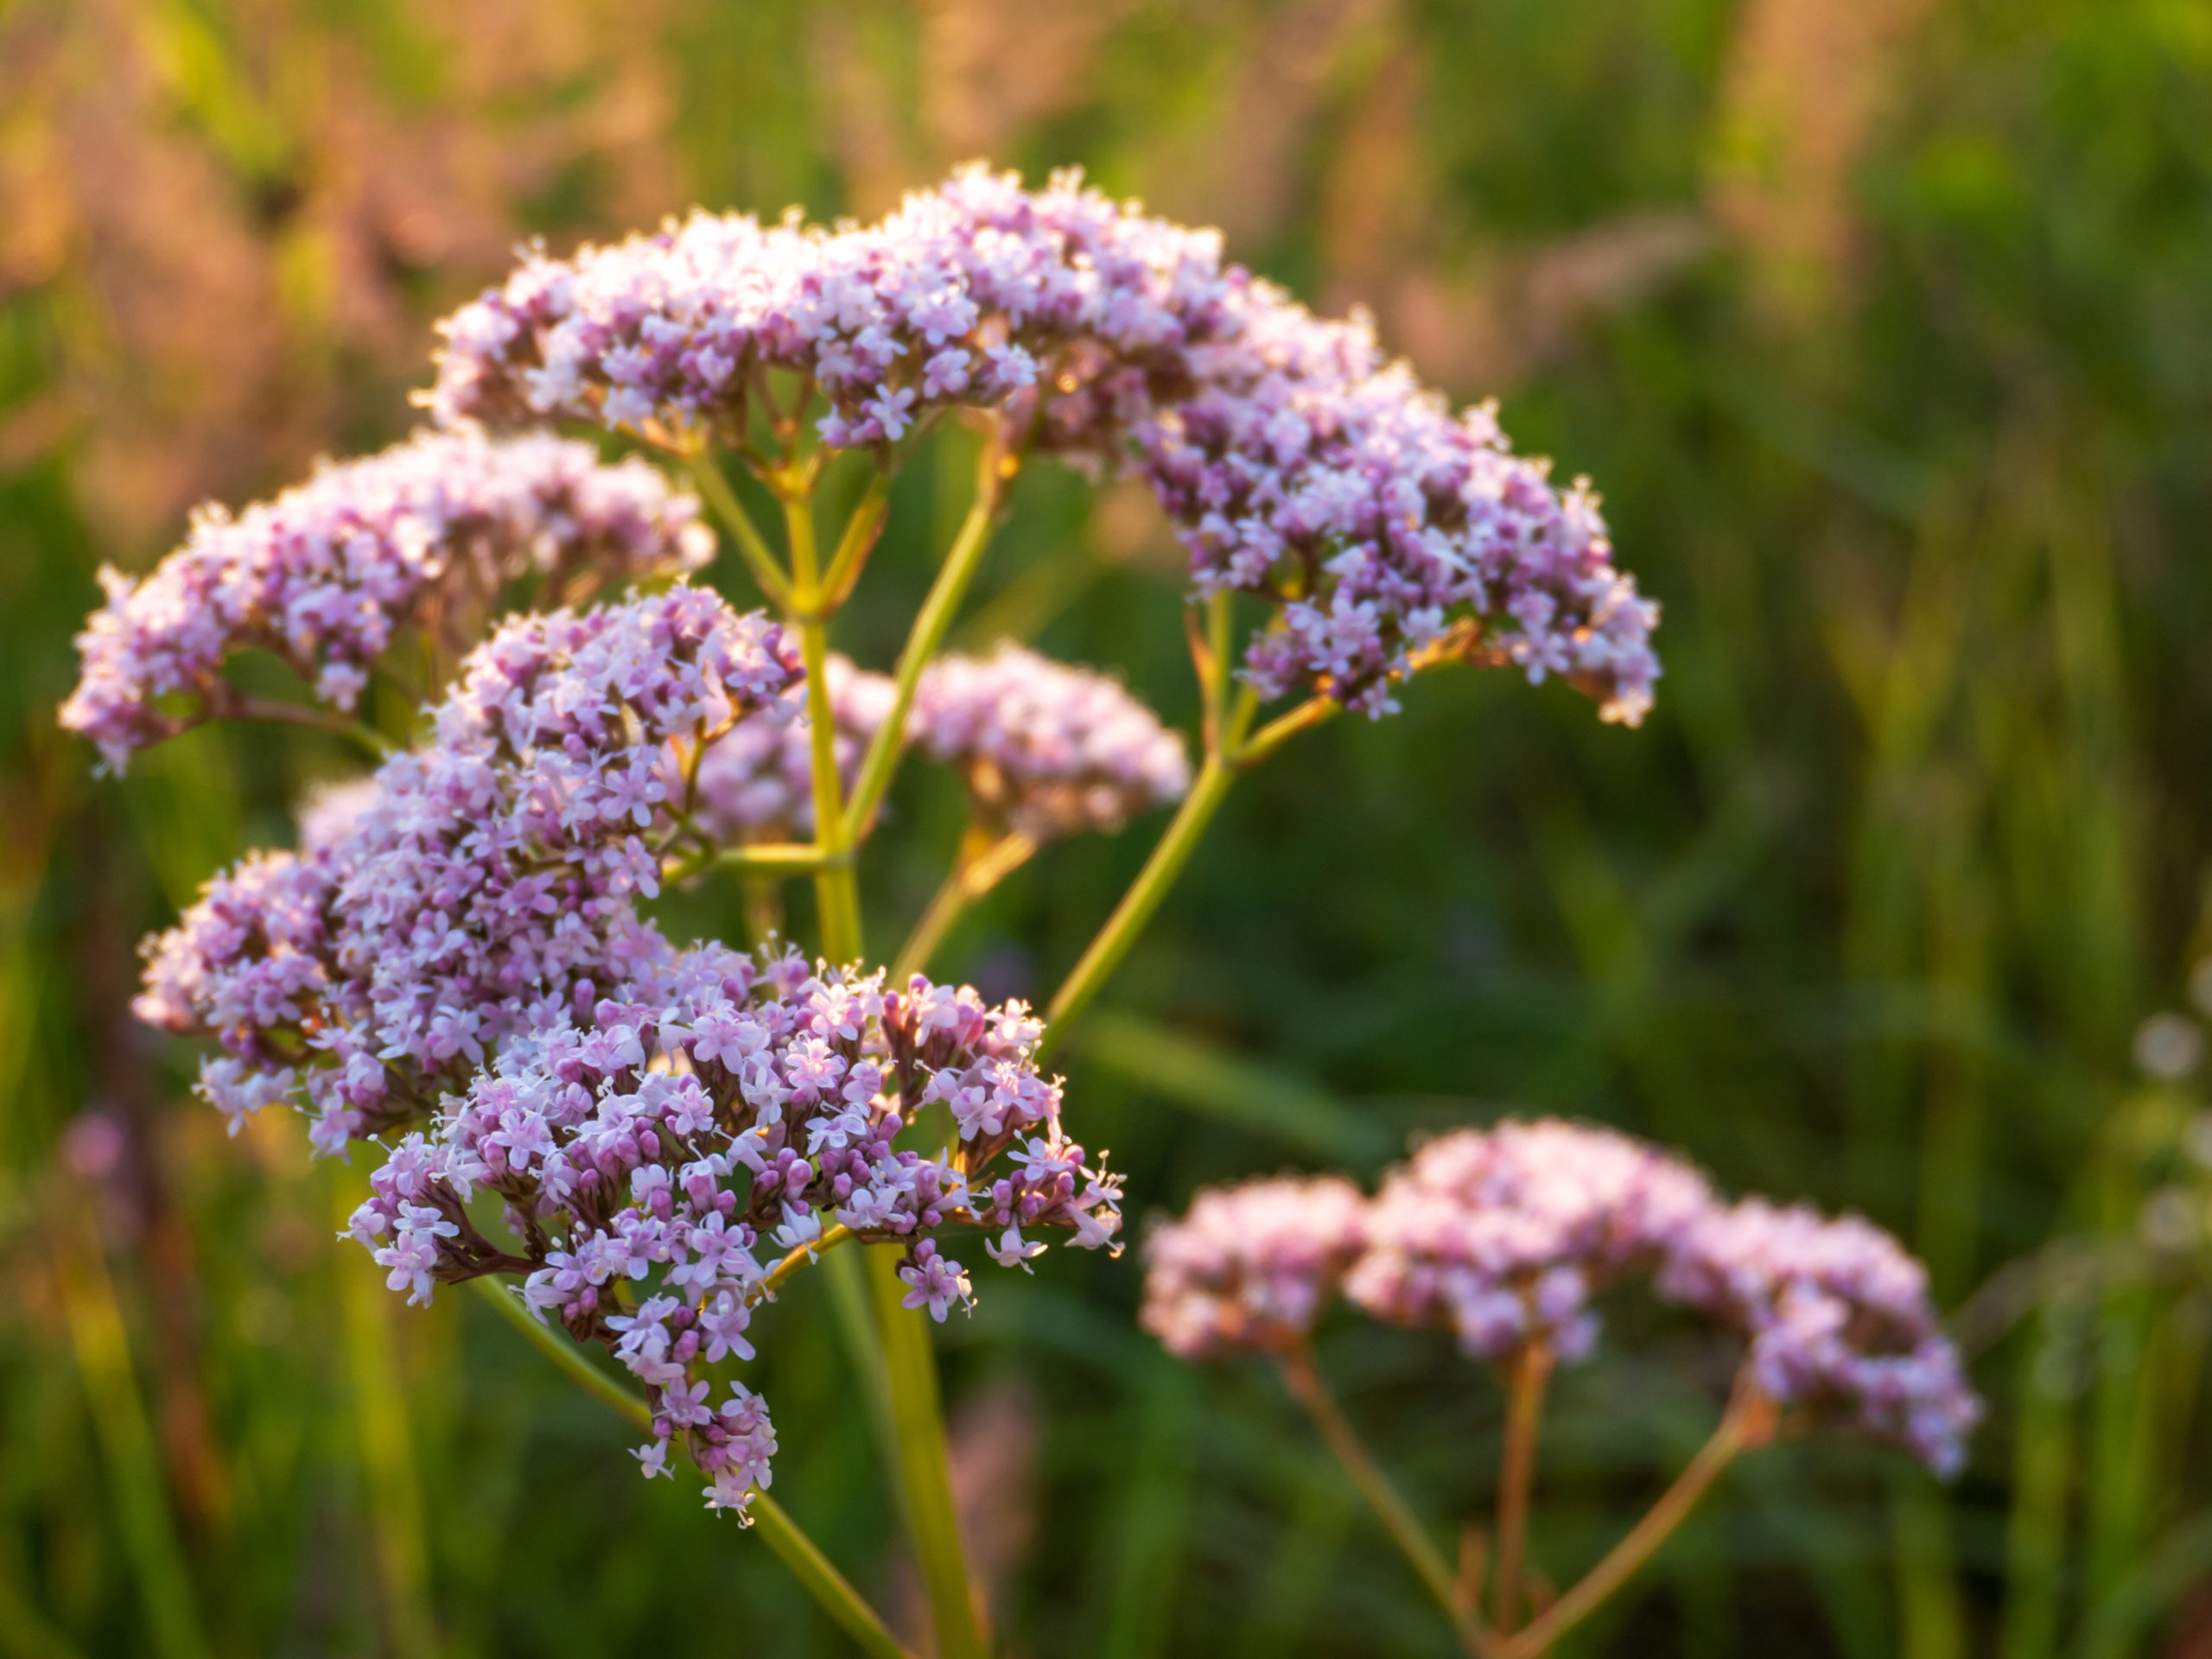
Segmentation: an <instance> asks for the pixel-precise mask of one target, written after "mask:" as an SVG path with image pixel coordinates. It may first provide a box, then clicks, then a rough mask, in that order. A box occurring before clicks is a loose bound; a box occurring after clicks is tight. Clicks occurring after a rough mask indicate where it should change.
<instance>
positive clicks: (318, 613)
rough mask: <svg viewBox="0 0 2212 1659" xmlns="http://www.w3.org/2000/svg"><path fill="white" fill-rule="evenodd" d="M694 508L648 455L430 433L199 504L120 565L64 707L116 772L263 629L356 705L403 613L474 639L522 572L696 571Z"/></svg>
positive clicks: (558, 582) (415, 622) (699, 543)
mask: <svg viewBox="0 0 2212 1659" xmlns="http://www.w3.org/2000/svg"><path fill="white" fill-rule="evenodd" d="M713 551H714V538H713V537H712V535H711V534H710V533H709V531H708V530H707V528H706V526H705V525H703V524H700V523H698V522H697V521H696V503H694V502H693V501H692V500H691V499H690V497H688V496H683V495H676V494H672V493H671V492H670V490H669V488H668V486H667V484H666V482H665V481H664V480H663V479H662V477H661V475H660V474H658V473H657V472H655V471H654V470H653V469H652V467H648V466H646V465H645V463H644V462H642V461H626V462H624V463H622V464H620V465H619V466H607V465H604V464H602V463H601V461H599V459H598V457H597V456H596V455H595V454H594V453H593V450H592V448H591V447H590V446H589V445H588V444H583V443H576V442H566V441H563V440H561V439H558V438H554V437H550V436H548V435H543V434H534V435H524V436H521V437H516V438H510V439H505V440H493V439H490V438H486V437H485V436H483V435H481V434H480V433H477V432H474V431H468V430H463V431H456V432H448V433H423V434H420V435H416V437H414V438H411V439H410V440H409V441H407V442H404V443H401V444H397V445H396V446H394V447H393V448H390V449H387V450H385V452H384V453H382V454H377V455H372V456H369V457H367V458H365V459H363V460H359V461H348V462H346V463H344V464H343V465H339V466H325V467H323V468H322V469H321V471H319V472H318V473H317V474H315V477H314V478H313V479H312V480H309V481H308V483H305V484H302V485H301V486H298V487H297V488H296V489H291V490H288V491H286V492H285V493H283V494H282V495H280V496H278V497H277V499H275V500H274V501H270V502H266V503H262V504H259V505H254V506H251V507H249V508H247V509H246V510H245V512H244V513H242V514H240V515H238V517H236V518H232V517H231V516H230V515H228V514H227V513H225V512H222V511H220V510H219V509H218V508H215V507H212V506H211V507H207V508H204V509H202V511H201V512H200V514H199V515H198V517H196V518H194V521H193V524H192V530H191V533H190V535H189V536H188V537H187V539H186V541H185V543H184V545H183V546H182V547H181V548H179V549H178V550H176V551H175V552H174V553H172V554H170V555H169V556H168V557H167V558H166V559H164V560H162V563H160V564H159V565H158V566H157V567H156V569H154V571H153V573H152V574H151V575H148V576H147V577H146V578H145V579H144V580H143V581H141V582H132V581H131V580H130V578H129V577H127V576H124V575H120V574H119V573H118V572H116V571H113V570H103V571H102V572H101V575H100V581H101V582H102V584H103V585H104V586H105V588H106V589H107V595H108V598H107V603H106V605H105V607H103V608H101V609H100V610H98V611H95V612H94V613H92V619H91V620H90V622H89V623H88V624H87V625H86V629H85V631H84V632H83V633H81V634H80V635H79V636H78V639H77V648H78V651H79V653H80V654H81V656H82V658H83V671H82V675H81V677H80V678H79V683H78V685H77V689H76V690H75V691H74V692H73V694H72V695H71V696H70V698H69V700H68V701H67V702H66V703H64V704H63V705H62V709H61V723H62V725H63V726H65V727H66V728H68V729H69V730H71V731H74V732H80V733H82V734H84V735H85V736H86V737H88V738H90V739H91V740H92V741H93V742H94V743H96V744H98V745H99V748H100V751H101V753H102V754H103V755H104V756H105V759H106V762H107V764H108V765H109V766H112V767H114V768H117V769H118V770H119V769H120V768H121V767H122V766H124V763H125V762H126V761H127V760H129V759H130V755H131V753H133V752H134V751H135V750H137V749H140V748H143V747H145V746H146V745H148V744H149V743H153V742H157V741H160V740H162V738H165V737H168V736H171V735H173V734H175V733H177V732H179V731H181V730H182V729H184V728H186V727H188V726H190V725H192V724H194V723H195V722H196V721H200V720H204V719H206V718H207V717H209V716H210V715H219V714H221V713H224V712H225V711H226V709H229V708H230V707H231V706H232V704H233V702H235V697H234V696H233V694H232V692H231V690H230V688H229V686H228V684H227V683H226V682H225V681H224V679H223V678H222V677H221V669H222V665H223V663H224V661H225V659H226V658H228V657H229V656H230V655H232V653H233V652H238V651H241V650H244V649H246V648H247V647H250V646H260V647H262V648H264V649H265V650H268V651H270V652H274V653H276V654H277V656H278V657H280V658H283V660H284V661H285V662H286V663H287V664H289V665H290V667H291V668H292V669H293V670H294V671H296V672H297V673H298V674H299V676H300V677H301V678H302V679H303V680H305V681H307V682H308V683H309V685H310V686H311V687H312V688H313V690H314V692H315V696H317V697H318V698H319V699H321V701H322V702H327V703H329V704H332V705H334V707H337V708H340V709H352V708H353V705H354V703H355V702H356V701H357V700H358V699H359V696H360V693H361V690H362V689H363V687H364V686H365V684H366V683H367V681H368V671H369V668H370V665H371V664H373V663H374V662H375V661H376V659H377V658H378V657H379V656H381V655H382V654H383V652H385V648H386V647H387V646H388V645H390V644H391V641H392V639H393V638H394V636H395V635H396V634H397V633H398V632H400V631H402V630H403V629H405V628H408V627H410V626H415V627H423V628H429V629H431V630H433V631H434V632H435V635H436V637H437V643H439V644H440V645H452V644H454V643H455V642H456V641H461V640H465V639H467V637H468V632H469V630H470V629H472V628H473V627H474V626H476V625H477V624H479V623H480V620H481V619H482V616H483V613H484V612H485V611H486V608H487V607H489V606H490V604H491V603H492V602H493V600H494V599H495V598H496V597H497V595H498V594H499V590H500V588H501V587H502V586H503V585H504V584H505V583H507V582H511V581H512V580H514V579H515V578H517V577H519V576H522V575H537V576H538V577H540V578H542V583H543V592H545V593H547V594H555V595H558V596H560V597H561V598H562V599H563V600H569V601H573V600H575V599H576V598H579V597H581V596H582V593H583V592H584V591H585V590H588V588H590V587H591V586H593V585H594V584H596V583H597V582H599V581H601V580H602V579H607V578H616V579H627V578H630V577H635V576H645V575H666V574H671V573H675V572H681V571H684V570H691V569H697V568H698V567H700V566H702V565H703V564H704V563H707V561H708V560H709V558H710V557H711V556H712V555H713Z"/></svg>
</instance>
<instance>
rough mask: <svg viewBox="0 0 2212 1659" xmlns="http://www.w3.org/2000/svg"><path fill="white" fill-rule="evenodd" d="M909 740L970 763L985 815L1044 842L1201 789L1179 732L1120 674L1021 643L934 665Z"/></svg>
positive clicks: (919, 691) (968, 774) (969, 775)
mask: <svg viewBox="0 0 2212 1659" xmlns="http://www.w3.org/2000/svg"><path fill="white" fill-rule="evenodd" d="M908 737H909V740H910V741H912V742H913V743H915V744H916V745H918V747H920V748H921V749H922V750H923V751H924V752H925V753H927V754H929V755H930V756H931V758H933V759H935V760H942V761H945V762H947V763H948V764H950V765H952V766H957V767H958V768H959V769H960V771H961V773H962V775H963V776H964V777H965V778H966V779H967V780H968V786H969V791H970V792H971V794H972V795H973V797H974V798H975V802H976V810H977V814H978V816H979V817H981V818H982V820H983V821H984V822H986V823H990V824H993V825H995V826H999V827H1001V828H1005V829H1014V830H1015V831H1018V832H1019V833H1020V834H1022V835H1026V836H1029V837H1030V838H1031V839H1033V840H1036V841H1046V840H1049V839H1051V838H1052V837H1053V836H1064V835H1069V834H1072V833H1074V832H1075V831H1077V830H1082V829H1120V828H1121V827H1122V824H1123V823H1125V822H1126V821H1127V820H1128V819H1129V818H1130V817H1134V816H1135V814H1137V813H1140V812H1143V811H1146V810H1149V809H1151V808H1153V807H1155V806H1165V805H1166V804H1169V803H1171V802H1173V801H1177V800H1180V799H1181V798H1182V797H1183V795H1184V793H1185V791H1187V790H1188V789H1189V788H1190V786H1191V759H1190V755H1189V753H1188V752H1187V751H1186V750H1185V747H1184V746H1183V740H1182V738H1181V736H1180V735H1179V734H1177V733H1175V732H1172V731H1170V730H1168V729H1167V728H1166V727H1164V726H1162V725H1161V724H1160V716H1159V715H1155V714H1154V713H1153V712H1152V710H1151V709H1147V708H1146V707H1145V706H1144V704H1143V703H1141V702H1138V701H1137V699H1136V698H1135V697H1133V696H1130V695H1129V693H1128V690H1126V689H1125V688H1124V687H1123V686H1122V684H1121V683H1120V682H1119V681H1116V680H1113V679H1109V678H1108V677H1106V676H1105V675H1103V674H1099V673H1096V672H1094V671H1091V670H1090V669H1085V668H1073V667H1068V666H1065V665H1064V664H1059V663H1055V662H1052V660H1050V659H1049V658H1044V657H1040V656H1039V655H1038V654H1037V653H1036V652H1033V651H1026V650H1024V649H1023V648H1022V647H1021V646H1020V645H1001V646H1000V647H999V648H998V650H997V651H996V652H993V653H992V654H991V655H990V656H988V657H957V656H956V657H940V658H938V660H937V661H935V662H933V663H931V664H930V665H929V667H928V668H927V669H926V670H925V671H924V672H923V674H922V677H921V681H920V683H919V684H918V685H917V686H916V688H915V691H914V709H913V717H912V721H911V722H910V729H909V732H908Z"/></svg>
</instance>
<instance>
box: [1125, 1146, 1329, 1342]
mask: <svg viewBox="0 0 2212 1659" xmlns="http://www.w3.org/2000/svg"><path fill="white" fill-rule="evenodd" d="M1367 1214H1368V1205H1367V1199H1366V1197H1365V1195H1364V1194H1363V1193H1362V1192H1360V1190H1359V1189H1358V1188H1357V1186H1354V1185H1352V1184H1351V1182H1350V1181H1348V1180H1345V1179H1343V1178H1342V1177H1341V1176H1336V1175H1319V1176H1310V1177H1301V1176H1294V1175H1281V1176H1276V1177H1274V1178H1272V1179H1264V1180H1255V1181H1245V1182H1243V1183H1241V1184H1239V1185H1235V1186H1224V1187H1214V1188H1211V1189H1209V1190H1207V1191H1205V1192H1201V1193H1199V1194H1198V1197H1197V1198H1194V1199H1193V1200H1192V1204H1191V1208H1190V1212H1189V1213H1188V1214H1187V1215H1185V1217H1182V1218H1181V1219H1180V1220H1179V1221H1173V1222H1167V1223H1163V1224H1160V1225H1159V1226H1156V1227H1154V1229H1153V1230H1152V1231H1151V1233H1150V1234H1149V1235H1148V1236H1147V1237H1146V1239H1145V1242H1144V1260H1145V1298H1144V1308H1143V1311H1142V1313H1140V1314H1139V1316H1138V1320H1139V1323H1141V1325H1143V1326H1144V1328H1145V1329H1146V1330H1147V1331H1149V1332H1152V1334H1153V1335H1154V1336H1155V1337H1158V1338H1160V1343H1161V1344H1162V1345H1163V1346H1165V1347H1166V1350H1167V1351H1168V1352H1169V1353H1171V1354H1173V1355H1175V1356H1176V1357H1178V1358H1180V1359H1213V1358H1217V1357H1220V1356H1222V1355H1224V1354H1230V1353H1266V1352H1269V1351H1275V1350H1279V1349H1281V1348H1284V1347H1286V1346H1288V1345H1292V1344H1297V1343H1300V1342H1302V1341H1304V1340H1305V1338H1306V1336H1307V1335H1308V1334H1309V1333H1310V1332H1312V1331H1313V1324H1314V1321H1315V1320H1317V1319H1319V1318H1320V1316H1321V1313H1322V1312H1323V1311H1324V1310H1325V1308H1326V1307H1327V1306H1328V1304H1329V1302H1330V1300H1331V1299H1332V1298H1333V1297H1334V1296H1335V1294H1336V1293H1337V1290H1338V1287H1339V1286H1340V1285H1341V1284H1342V1283H1343V1281H1344V1273H1345V1270H1346V1269H1347V1268H1350V1267H1351V1265H1352V1263H1353V1262H1356V1261H1357V1260H1358V1259H1359V1254H1360V1251H1361V1249H1363V1247H1364V1246H1365V1244H1366V1243H1367Z"/></svg>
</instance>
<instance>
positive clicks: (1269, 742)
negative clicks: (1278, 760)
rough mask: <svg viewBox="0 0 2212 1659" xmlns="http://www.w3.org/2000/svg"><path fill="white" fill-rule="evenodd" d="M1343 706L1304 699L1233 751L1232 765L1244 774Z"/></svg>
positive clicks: (1330, 699)
mask: <svg viewBox="0 0 2212 1659" xmlns="http://www.w3.org/2000/svg"><path fill="white" fill-rule="evenodd" d="M1342 713H1344V704H1342V703H1341V702H1338V701H1337V700H1336V699H1335V698H1334V697H1324V696H1318V695H1317V696H1311V697H1308V698H1307V699H1306V701H1305V702H1301V703H1300V704H1299V705H1298V707H1297V708H1295V709H1292V710H1291V711H1290V712H1289V713H1288V714H1287V715H1277V716H1276V717H1275V718H1274V719H1273V720H1271V721H1268V723H1267V724H1266V725H1264V726H1262V727H1261V728H1260V729H1259V730H1258V731H1256V732H1255V733H1253V734H1252V735H1251V737H1250V738H1249V740H1247V741H1245V742H1244V743H1243V744H1242V745H1241V746H1239V747H1238V748H1237V749H1236V753H1235V756H1234V757H1233V758H1234V759H1235V760H1236V764H1237V765H1238V766H1241V767H1244V768H1246V769H1247V770H1249V768H1251V767H1253V766H1258V765H1259V764H1260V762H1261V761H1262V760H1266V759H1267V758H1268V756H1269V755H1271V754H1273V753H1274V752H1275V751H1276V750H1277V749H1279V748H1281V747H1282V746H1283V745H1284V744H1286V743H1287V742H1289V741H1290V740H1291V739H1292V738H1294V737H1296V736H1297V735H1298V734H1300V732H1309V731H1311V730H1313V728H1315V727H1316V726H1319V725H1323V724H1325V723H1326V722H1327V721H1332V720H1333V719H1335V718H1336V717H1337V716H1338V715H1340V714H1342Z"/></svg>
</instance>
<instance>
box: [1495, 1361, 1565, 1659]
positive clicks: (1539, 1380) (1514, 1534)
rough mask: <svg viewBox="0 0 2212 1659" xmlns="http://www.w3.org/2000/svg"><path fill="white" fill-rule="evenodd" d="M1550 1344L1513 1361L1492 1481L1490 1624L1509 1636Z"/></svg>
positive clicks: (1517, 1607) (1516, 1608)
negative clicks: (1494, 1549) (1500, 1450)
mask: <svg viewBox="0 0 2212 1659" xmlns="http://www.w3.org/2000/svg"><path fill="white" fill-rule="evenodd" d="M1551 1376H1552V1349H1551V1344H1549V1343H1548V1342H1545V1341H1543V1340H1541V1338H1540V1339H1538V1340H1536V1341H1534V1342H1529V1343H1523V1344H1522V1346H1521V1350H1520V1351H1519V1352H1518V1353H1516V1355H1515V1356H1514V1357H1513V1376H1512V1381H1511V1383H1510V1389H1509V1392H1508V1394H1507V1396H1506V1408H1505V1452H1504V1455H1503V1458H1502V1459H1500V1460H1499V1465H1498V1476H1497V1604H1496V1606H1495V1607H1494V1609H1493V1610H1492V1611H1491V1619H1492V1621H1493V1622H1494V1623H1495V1624H1496V1625H1497V1629H1498V1630H1499V1631H1500V1632H1501V1633H1503V1634H1504V1635H1507V1636H1510V1635H1512V1634H1513V1629H1514V1626H1515V1625H1516V1624H1519V1623H1520V1622H1521V1571H1522V1566H1523V1565H1524V1564H1525V1562H1526V1561H1527V1559H1528V1551H1529V1493H1530V1491H1531V1490H1532V1489H1533V1488H1534V1486H1535V1477H1536V1431H1537V1428H1538V1427H1539V1426H1540V1425H1541V1423H1542V1421H1543V1414H1544V1389H1545V1387H1546V1385H1547V1384H1548V1383H1550V1381H1551Z"/></svg>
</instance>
